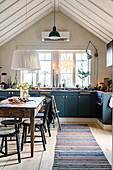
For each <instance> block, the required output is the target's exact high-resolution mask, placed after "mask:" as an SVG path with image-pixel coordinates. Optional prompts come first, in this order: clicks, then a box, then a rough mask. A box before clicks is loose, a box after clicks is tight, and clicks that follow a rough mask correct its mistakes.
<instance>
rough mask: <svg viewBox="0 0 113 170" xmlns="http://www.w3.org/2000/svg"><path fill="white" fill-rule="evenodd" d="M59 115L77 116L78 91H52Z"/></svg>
mask: <svg viewBox="0 0 113 170" xmlns="http://www.w3.org/2000/svg"><path fill="white" fill-rule="evenodd" d="M52 94H53V95H54V97H55V101H56V105H57V109H58V110H60V116H61V117H77V116H78V93H66V92H65V93H58V92H56V93H52Z"/></svg>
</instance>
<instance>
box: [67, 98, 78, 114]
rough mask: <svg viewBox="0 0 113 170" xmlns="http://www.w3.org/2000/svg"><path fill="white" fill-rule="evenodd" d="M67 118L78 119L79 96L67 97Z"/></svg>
mask: <svg viewBox="0 0 113 170" xmlns="http://www.w3.org/2000/svg"><path fill="white" fill-rule="evenodd" d="M64 109H65V116H66V117H77V116H78V95H67V96H65V108H64Z"/></svg>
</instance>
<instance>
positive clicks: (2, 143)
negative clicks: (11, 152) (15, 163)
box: [1, 137, 4, 150]
mask: <svg viewBox="0 0 113 170" xmlns="http://www.w3.org/2000/svg"><path fill="white" fill-rule="evenodd" d="M3 145H4V137H2V142H1V150H2V149H3Z"/></svg>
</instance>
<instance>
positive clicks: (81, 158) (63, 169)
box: [53, 124, 111, 170]
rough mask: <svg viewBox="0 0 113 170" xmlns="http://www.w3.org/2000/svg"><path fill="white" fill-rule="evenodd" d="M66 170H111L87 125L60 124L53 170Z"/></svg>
mask: <svg viewBox="0 0 113 170" xmlns="http://www.w3.org/2000/svg"><path fill="white" fill-rule="evenodd" d="M103 140H104V139H103ZM67 169H68V170H75V169H76V170H86V169H87V170H97V169H98V170H111V165H110V164H109V162H108V160H107V159H106V157H105V155H104V153H103V152H102V150H101V148H100V147H99V145H98V143H97V142H96V140H95V138H94V136H93V134H92V133H91V131H90V128H89V127H88V125H87V124H62V130H61V131H60V130H58V134H57V141H56V146H55V157H54V163H53V170H67Z"/></svg>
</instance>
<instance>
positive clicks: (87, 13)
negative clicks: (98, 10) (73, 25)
mask: <svg viewBox="0 0 113 170" xmlns="http://www.w3.org/2000/svg"><path fill="white" fill-rule="evenodd" d="M62 2H67V3H68V4H71V6H72V7H74V8H76V9H77V10H78V11H80V12H81V13H83V14H84V15H85V16H86V17H88V18H90V19H91V20H94V18H95V22H96V23H98V24H99V25H101V26H102V25H104V27H105V28H106V30H107V29H109V30H110V31H111V32H113V26H112V25H111V24H108V23H106V22H105V21H104V20H103V19H101V18H100V17H98V16H97V15H95V14H94V13H93V12H91V11H90V10H89V9H87V8H86V7H84V6H83V5H81V4H80V3H78V1H77V0H76V1H74V3H73V0H70V1H68V0H63V1H62ZM110 31H109V32H110Z"/></svg>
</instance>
